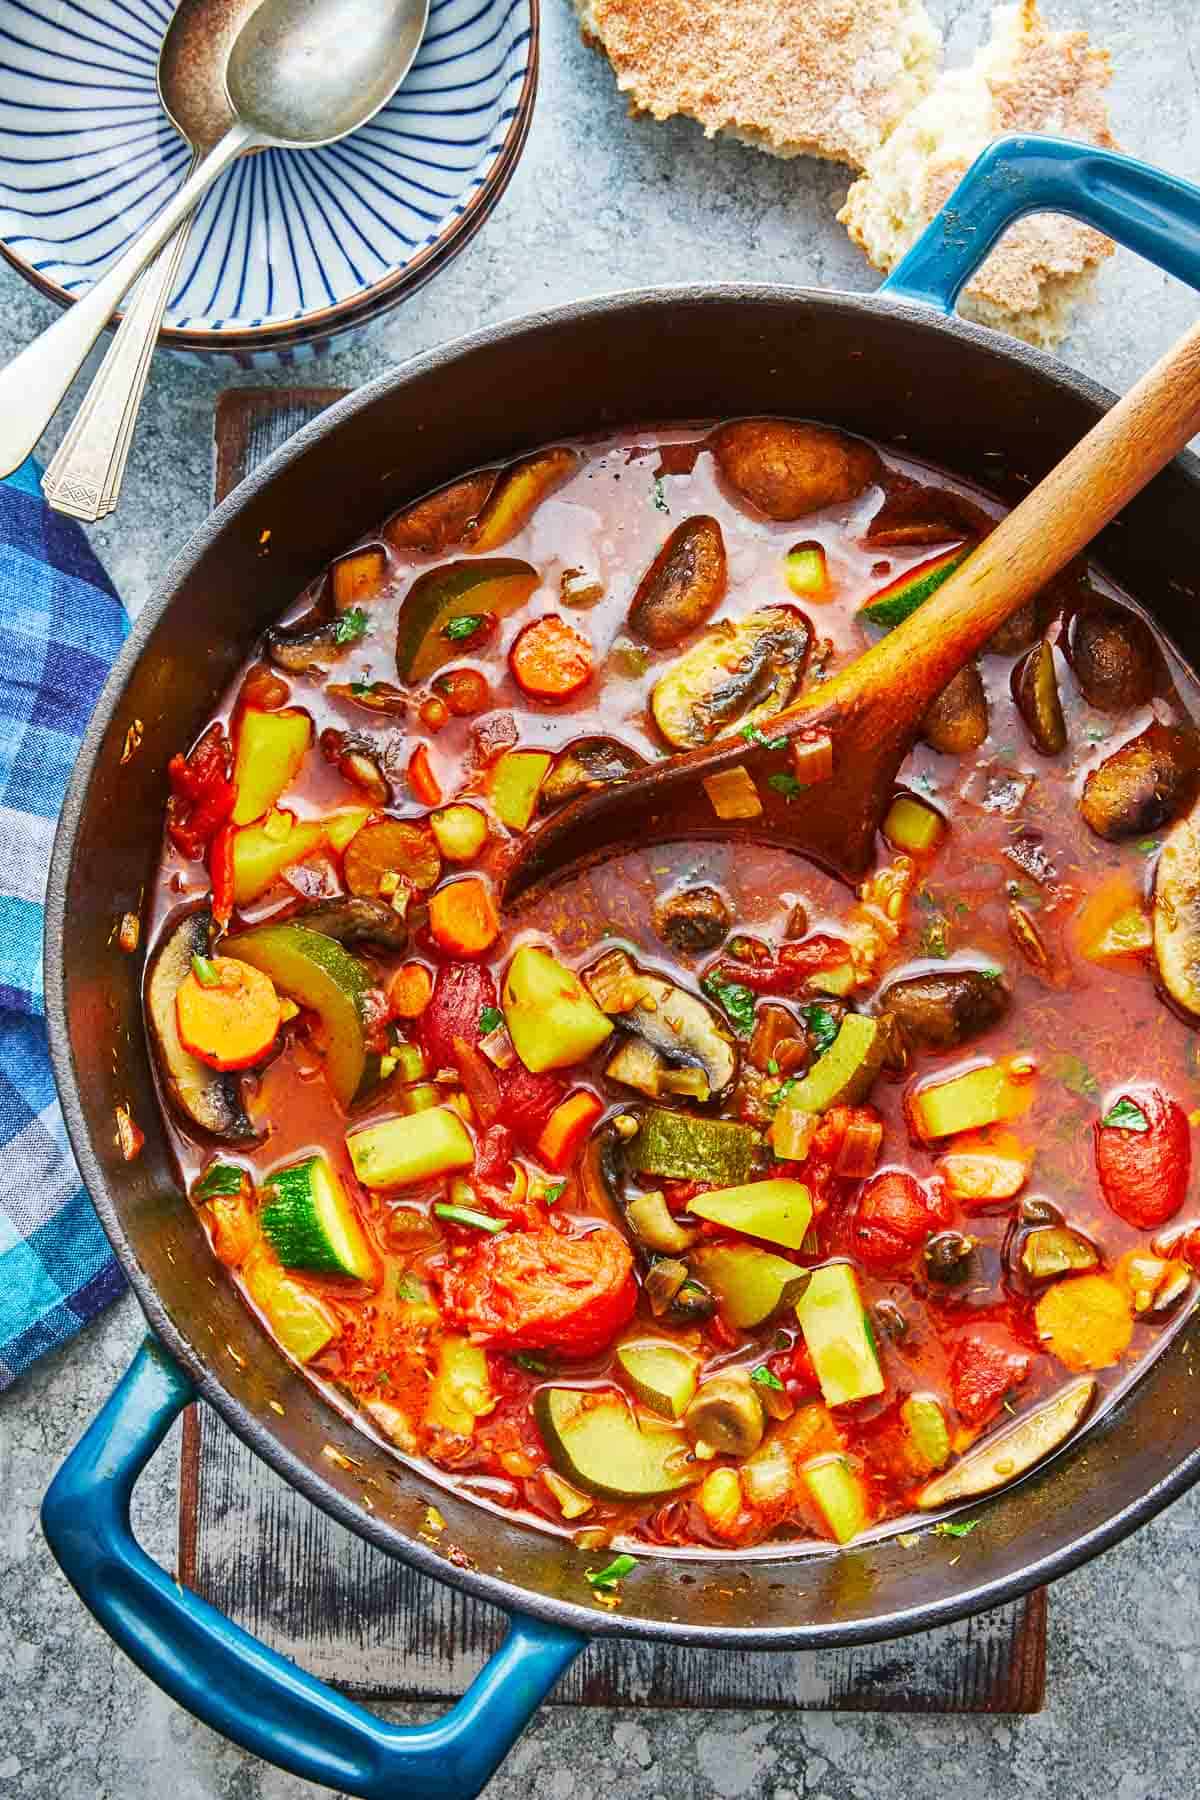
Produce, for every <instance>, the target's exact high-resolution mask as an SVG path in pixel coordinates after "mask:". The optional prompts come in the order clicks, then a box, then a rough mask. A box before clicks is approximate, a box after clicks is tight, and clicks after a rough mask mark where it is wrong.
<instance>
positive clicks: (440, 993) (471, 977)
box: [421, 962, 496, 1072]
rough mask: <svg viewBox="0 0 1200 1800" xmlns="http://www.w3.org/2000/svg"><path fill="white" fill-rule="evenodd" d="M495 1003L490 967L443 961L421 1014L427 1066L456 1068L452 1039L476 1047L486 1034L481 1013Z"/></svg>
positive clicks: (434, 1068) (494, 983) (493, 981)
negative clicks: (457, 1039)
mask: <svg viewBox="0 0 1200 1800" xmlns="http://www.w3.org/2000/svg"><path fill="white" fill-rule="evenodd" d="M495 1004H496V981H495V977H494V976H493V975H492V974H491V972H490V970H488V969H481V968H480V967H479V965H478V964H477V963H463V962H452V963H443V964H442V966H441V968H440V969H439V970H438V972H437V976H436V978H435V980H434V983H433V992H432V994H431V995H430V997H429V1004H428V1006H427V1007H426V1008H425V1011H424V1012H423V1013H422V1015H421V1039H422V1042H423V1043H424V1046H425V1054H426V1056H427V1057H428V1058H429V1066H430V1068H431V1069H433V1070H434V1071H435V1072H436V1071H437V1070H438V1069H452V1068H454V1067H455V1060H454V1040H455V1038H462V1039H463V1040H464V1041H465V1042H466V1043H468V1044H469V1045H470V1046H471V1048H472V1049H474V1048H476V1046H477V1045H478V1043H479V1040H480V1038H481V1037H483V1036H484V1035H485V1034H484V1029H483V1026H482V1025H481V1024H480V1016H481V1014H482V1013H483V1011H484V1009H485V1008H486V1007H494V1006H495Z"/></svg>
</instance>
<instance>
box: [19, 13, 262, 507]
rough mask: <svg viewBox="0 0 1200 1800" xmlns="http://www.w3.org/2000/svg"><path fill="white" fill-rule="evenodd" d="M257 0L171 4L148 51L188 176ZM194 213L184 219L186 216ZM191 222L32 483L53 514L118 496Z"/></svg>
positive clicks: (169, 246)
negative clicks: (159, 37) (38, 480)
mask: <svg viewBox="0 0 1200 1800" xmlns="http://www.w3.org/2000/svg"><path fill="white" fill-rule="evenodd" d="M258 4H259V0H179V4H178V6H177V7H176V9H175V12H174V15H173V17H172V19H171V23H170V24H169V25H168V26H167V35H166V37H165V38H164V39H163V41H162V48H161V50H160V51H159V53H158V97H159V99H160V100H161V102H162V105H163V110H164V112H165V113H166V115H167V117H168V118H169V119H170V121H171V123H172V125H174V127H175V129H176V131H178V133H179V135H180V136H181V137H182V138H183V139H184V141H185V143H187V144H188V146H189V147H190V149H191V151H192V160H191V163H190V165H189V167H188V175H191V174H192V172H193V171H194V170H195V169H196V167H197V166H198V165H199V163H200V160H201V158H202V157H204V156H207V154H208V152H209V151H210V150H212V149H213V148H214V147H215V146H216V145H217V144H219V143H220V141H221V139H222V138H223V137H224V135H225V133H226V132H227V131H228V130H229V127H230V126H231V125H232V124H233V122H234V119H233V109H232V107H231V106H230V104H229V96H228V94H227V93H226V91H225V70H226V68H227V66H228V63H229V54H230V51H231V50H232V49H233V46H234V43H235V42H236V40H237V36H238V33H239V32H240V31H241V29H242V26H243V25H244V24H245V23H246V21H247V19H248V18H249V17H250V15H251V13H253V12H254V10H255V8H256V7H257V6H258ZM193 216H194V215H193ZM192 223H193V220H192V219H191V218H188V219H185V220H184V222H183V224H182V225H181V226H180V227H179V228H178V230H177V231H176V232H175V235H174V236H173V237H172V238H169V239H168V241H167V242H166V243H165V244H164V245H163V247H162V249H161V250H160V251H159V252H158V255H157V256H156V257H155V259H154V261H153V263H152V264H151V266H150V267H149V268H148V269H147V270H146V273H145V274H144V275H143V277H142V280H141V283H140V285H139V287H138V290H137V293H136V294H135V296H134V298H133V299H132V301H131V302H130V303H129V305H128V306H127V307H126V309H125V316H124V317H123V319H122V320H121V323H120V325H119V326H118V327H117V330H116V333H115V335H114V337H113V341H112V343H111V345H110V346H109V349H108V351H107V353H106V355H105V358H104V361H103V362H102V363H101V364H100V367H99V369H98V370H97V372H96V375H95V377H94V379H93V381H92V385H91V386H90V387H89V389H88V391H87V393H86V395H85V396H84V399H83V404H82V405H81V407H80V408H79V411H78V412H77V413H76V415H75V417H74V419H73V420H72V421H71V425H70V428H69V429H68V431H67V433H66V435H65V436H64V438H63V441H62V443H61V444H60V445H59V447H58V450H57V451H56V453H55V455H54V456H53V458H52V459H51V461H50V463H49V466H48V467H47V469H46V473H45V474H44V475H43V476H42V492H43V493H44V494H45V496H46V499H47V500H48V501H49V503H50V505H51V506H53V507H54V508H55V510H56V511H57V512H64V513H70V514H72V515H73V516H74V517H75V518H77V519H86V520H88V521H89V522H94V521H95V520H96V519H100V518H103V517H104V516H105V515H106V514H107V513H110V512H112V510H113V508H114V507H115V506H116V504H117V501H118V499H119V498H120V493H121V483H122V481H123V479H124V476H125V465H126V463H127V462H128V460H129V451H130V448H131V446H132V443H133V433H134V429H135V427H136V425H137V416H138V413H139V412H140V410H141V405H142V396H143V394H144V393H145V391H146V382H147V380H148V379H149V375H150V362H151V358H152V356H153V354H154V349H155V346H156V344H157V342H158V333H159V328H160V326H161V325H162V319H163V313H164V312H165V311H166V308H167V301H168V300H169V299H170V297H171V294H172V293H173V292H174V289H175V281H176V277H177V276H178V273H179V268H180V265H181V263H182V261H183V253H184V250H185V249H186V248H187V241H188V238H189V237H190V236H191V231H192Z"/></svg>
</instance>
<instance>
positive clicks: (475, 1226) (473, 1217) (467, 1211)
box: [359, 1156, 508, 1235]
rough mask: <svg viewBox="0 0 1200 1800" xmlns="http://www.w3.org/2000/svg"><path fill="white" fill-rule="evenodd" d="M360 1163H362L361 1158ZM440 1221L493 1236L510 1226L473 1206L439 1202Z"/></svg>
mask: <svg viewBox="0 0 1200 1800" xmlns="http://www.w3.org/2000/svg"><path fill="white" fill-rule="evenodd" d="M359 1161H360V1162H361V1161H362V1158H361V1156H360V1157H359ZM433 1210H434V1212H435V1213H436V1214H437V1216H438V1218H439V1219H445V1220H446V1221H447V1223H448V1224H450V1225H465V1226H466V1227H467V1228H468V1230H471V1231H488V1232H491V1233H492V1234H493V1235H494V1234H495V1233H496V1232H497V1231H503V1230H504V1228H505V1226H506V1225H507V1224H508V1220H507V1219H494V1218H493V1217H492V1215H491V1213H485V1212H476V1210H475V1208H474V1207H473V1206H450V1205H447V1204H445V1203H444V1202H442V1201H439V1202H438V1203H437V1205H436V1206H435V1207H434V1209H433Z"/></svg>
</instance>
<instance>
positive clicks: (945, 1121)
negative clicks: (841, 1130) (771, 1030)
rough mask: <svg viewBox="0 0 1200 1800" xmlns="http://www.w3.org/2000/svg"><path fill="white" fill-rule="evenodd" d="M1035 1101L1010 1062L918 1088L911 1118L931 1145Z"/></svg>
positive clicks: (1030, 1087)
mask: <svg viewBox="0 0 1200 1800" xmlns="http://www.w3.org/2000/svg"><path fill="white" fill-rule="evenodd" d="M818 1066H819V1065H818ZM1032 1099H1033V1083H1032V1081H1030V1080H1028V1079H1024V1080H1018V1079H1017V1078H1015V1077H1014V1075H1013V1074H1012V1073H1011V1071H1010V1065H1009V1064H1008V1063H1004V1062H995V1063H987V1064H985V1065H984V1066H983V1067H982V1068H979V1069H970V1070H968V1072H967V1073H966V1074H965V1075H955V1076H953V1077H952V1078H951V1079H950V1080H949V1081H939V1082H935V1083H934V1084H933V1085H932V1086H930V1087H923V1088H918V1090H917V1092H916V1093H915V1094H913V1095H911V1096H910V1099H909V1116H910V1118H911V1121H912V1124H913V1127H914V1129H915V1131H916V1134H917V1136H918V1137H919V1138H922V1139H923V1140H924V1141H925V1142H927V1143H928V1142H931V1141H932V1140H934V1139H935V1138H944V1137H953V1136H954V1134H955V1133H956V1132H959V1131H978V1130H979V1129H980V1128H981V1127H982V1126H984V1125H996V1124H999V1123H1000V1122H1001V1121H1007V1120H1011V1119H1017V1118H1020V1116H1021V1114H1022V1113H1023V1112H1026V1111H1027V1110H1028V1108H1029V1106H1030V1104H1031V1102H1032Z"/></svg>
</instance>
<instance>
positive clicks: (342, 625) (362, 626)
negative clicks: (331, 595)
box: [333, 606, 371, 644]
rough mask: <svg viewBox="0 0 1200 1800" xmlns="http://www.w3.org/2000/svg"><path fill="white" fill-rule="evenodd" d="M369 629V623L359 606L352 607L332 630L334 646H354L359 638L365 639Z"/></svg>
mask: <svg viewBox="0 0 1200 1800" xmlns="http://www.w3.org/2000/svg"><path fill="white" fill-rule="evenodd" d="M370 629H371V621H370V619H368V617H367V615H366V613H365V612H364V611H363V609H362V607H361V606H352V607H351V608H350V611H349V612H344V613H343V614H342V616H341V618H340V619H339V620H338V622H337V624H336V625H335V626H334V628H333V641H334V643H335V644H354V643H357V641H358V639H359V638H360V637H365V636H366V634H367V632H368V631H369V630H370Z"/></svg>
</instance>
